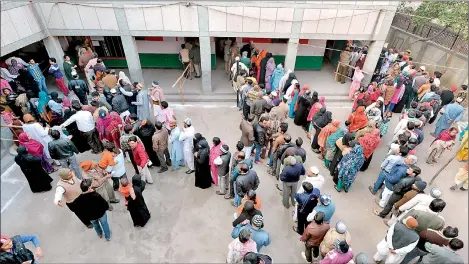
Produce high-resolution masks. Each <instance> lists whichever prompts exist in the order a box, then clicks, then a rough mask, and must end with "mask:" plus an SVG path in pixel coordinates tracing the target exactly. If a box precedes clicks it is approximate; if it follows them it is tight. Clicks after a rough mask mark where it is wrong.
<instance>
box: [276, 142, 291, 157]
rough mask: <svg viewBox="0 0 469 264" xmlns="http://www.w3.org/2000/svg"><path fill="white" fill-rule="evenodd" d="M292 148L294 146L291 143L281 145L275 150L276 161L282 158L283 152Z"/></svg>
mask: <svg viewBox="0 0 469 264" xmlns="http://www.w3.org/2000/svg"><path fill="white" fill-rule="evenodd" d="M293 146H294V145H293V143H291V142H290V143H286V144H283V145H281V146H280V147H279V148H278V150H277V159H281V158H282V156H283V153H284V152H285V150H287V149H288V148H290V147H293Z"/></svg>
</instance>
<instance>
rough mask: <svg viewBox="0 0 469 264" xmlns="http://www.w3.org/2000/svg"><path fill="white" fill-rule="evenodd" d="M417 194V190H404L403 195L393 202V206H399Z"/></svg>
mask: <svg viewBox="0 0 469 264" xmlns="http://www.w3.org/2000/svg"><path fill="white" fill-rule="evenodd" d="M417 194H418V192H417V191H414V190H411V191H408V192H406V193H405V194H404V196H402V198H401V199H400V200H399V201H397V202H396V203H395V204H394V207H396V208H399V207H401V205H403V204H405V203H407V202H408V201H410V199H412V198H414V197H415V196H416V195H417Z"/></svg>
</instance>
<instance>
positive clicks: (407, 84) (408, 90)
mask: <svg viewBox="0 0 469 264" xmlns="http://www.w3.org/2000/svg"><path fill="white" fill-rule="evenodd" d="M404 78H405V80H404V84H403V85H404V93H403V94H402V99H401V100H399V102H398V103H397V104H396V105H395V106H394V109H393V112H394V113H401V112H402V110H403V109H404V107H406V108H409V106H410V96H411V95H412V93H413V92H414V90H413V88H412V77H409V76H407V75H406V74H404Z"/></svg>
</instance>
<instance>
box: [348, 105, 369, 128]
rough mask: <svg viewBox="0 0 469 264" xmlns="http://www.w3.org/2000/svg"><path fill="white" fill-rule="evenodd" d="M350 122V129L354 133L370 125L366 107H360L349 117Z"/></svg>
mask: <svg viewBox="0 0 469 264" xmlns="http://www.w3.org/2000/svg"><path fill="white" fill-rule="evenodd" d="M348 121H350V126H349V128H348V129H349V131H350V132H354V131H357V130H358V129H360V128H363V127H365V126H366V124H368V118H367V117H366V114H365V107H363V106H360V107H358V108H357V110H356V111H355V112H353V113H352V114H351V115H350V116H349V118H348Z"/></svg>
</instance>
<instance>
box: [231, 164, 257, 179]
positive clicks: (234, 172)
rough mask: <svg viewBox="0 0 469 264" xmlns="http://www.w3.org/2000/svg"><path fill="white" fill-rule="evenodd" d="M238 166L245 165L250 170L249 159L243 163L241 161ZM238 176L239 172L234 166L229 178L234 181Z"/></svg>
mask: <svg viewBox="0 0 469 264" xmlns="http://www.w3.org/2000/svg"><path fill="white" fill-rule="evenodd" d="M239 164H247V165H248V167H249V169H252V160H251V159H245V160H243V161H241V162H240V163H238V165H239ZM238 175H239V170H238V166H235V167H234V168H233V171H232V172H231V178H232V179H233V181H236V178H238Z"/></svg>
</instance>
